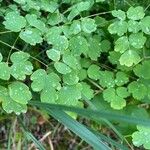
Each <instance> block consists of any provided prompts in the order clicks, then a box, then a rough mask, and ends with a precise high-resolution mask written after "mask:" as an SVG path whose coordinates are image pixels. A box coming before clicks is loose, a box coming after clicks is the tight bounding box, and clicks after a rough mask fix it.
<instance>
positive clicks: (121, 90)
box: [116, 87, 130, 98]
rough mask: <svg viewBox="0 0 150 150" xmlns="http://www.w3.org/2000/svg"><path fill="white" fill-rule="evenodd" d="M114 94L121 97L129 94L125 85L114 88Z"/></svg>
mask: <svg viewBox="0 0 150 150" xmlns="http://www.w3.org/2000/svg"><path fill="white" fill-rule="evenodd" d="M116 94H117V95H118V96H119V97H122V98H127V97H128V96H129V95H130V94H129V93H128V91H127V88H125V87H118V88H117V89H116Z"/></svg>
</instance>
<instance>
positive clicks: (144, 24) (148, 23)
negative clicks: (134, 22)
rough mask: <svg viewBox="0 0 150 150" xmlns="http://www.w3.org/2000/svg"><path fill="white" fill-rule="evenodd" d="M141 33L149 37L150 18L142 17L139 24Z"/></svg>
mask: <svg viewBox="0 0 150 150" xmlns="http://www.w3.org/2000/svg"><path fill="white" fill-rule="evenodd" d="M140 25H141V28H142V31H143V32H144V33H145V34H149V35H150V16H146V17H144V18H143V19H142V20H141V22H140Z"/></svg>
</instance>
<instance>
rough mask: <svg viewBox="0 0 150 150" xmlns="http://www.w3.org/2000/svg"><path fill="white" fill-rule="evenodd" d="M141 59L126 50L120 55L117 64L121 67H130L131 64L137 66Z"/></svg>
mask: <svg viewBox="0 0 150 150" xmlns="http://www.w3.org/2000/svg"><path fill="white" fill-rule="evenodd" d="M140 60H141V58H140V56H139V55H138V53H137V52H136V51H134V50H128V51H126V52H125V53H124V54H122V55H121V57H120V59H119V62H120V64H121V65H125V66H127V67H131V66H132V65H133V64H138V63H139V62H140Z"/></svg>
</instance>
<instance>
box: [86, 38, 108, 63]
mask: <svg viewBox="0 0 150 150" xmlns="http://www.w3.org/2000/svg"><path fill="white" fill-rule="evenodd" d="M88 44H89V50H88V52H87V53H88V56H89V57H90V58H91V59H92V60H95V61H96V60H97V59H98V57H100V54H101V51H102V50H101V47H100V46H101V43H100V42H99V41H98V40H97V39H96V38H91V39H89V43H88ZM107 45H109V44H108V43H107Z"/></svg>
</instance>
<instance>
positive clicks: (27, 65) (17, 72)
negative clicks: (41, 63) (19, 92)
mask: <svg viewBox="0 0 150 150" xmlns="http://www.w3.org/2000/svg"><path fill="white" fill-rule="evenodd" d="M10 70H11V75H12V76H13V77H14V78H15V79H17V80H25V78H26V76H27V75H31V74H32V70H33V66H32V64H31V62H29V61H25V62H20V63H14V64H13V65H12V66H11V67H10Z"/></svg>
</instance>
